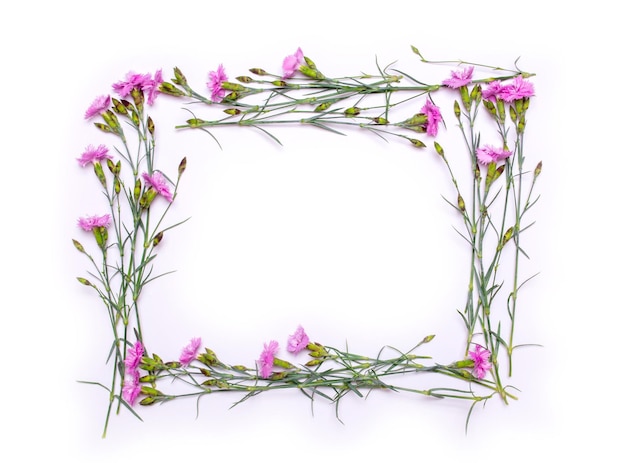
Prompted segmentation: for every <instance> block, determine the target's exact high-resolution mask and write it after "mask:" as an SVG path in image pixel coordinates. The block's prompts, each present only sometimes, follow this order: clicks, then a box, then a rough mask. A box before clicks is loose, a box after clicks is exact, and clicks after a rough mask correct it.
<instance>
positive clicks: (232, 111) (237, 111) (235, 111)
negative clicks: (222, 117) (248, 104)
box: [224, 108, 241, 116]
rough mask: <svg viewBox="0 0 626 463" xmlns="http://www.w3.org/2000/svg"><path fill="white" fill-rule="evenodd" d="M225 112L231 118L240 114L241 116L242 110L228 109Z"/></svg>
mask: <svg viewBox="0 0 626 463" xmlns="http://www.w3.org/2000/svg"><path fill="white" fill-rule="evenodd" d="M224 112H225V113H226V114H228V115H229V116H238V115H239V114H241V109H237V108H228V109H225V110H224Z"/></svg>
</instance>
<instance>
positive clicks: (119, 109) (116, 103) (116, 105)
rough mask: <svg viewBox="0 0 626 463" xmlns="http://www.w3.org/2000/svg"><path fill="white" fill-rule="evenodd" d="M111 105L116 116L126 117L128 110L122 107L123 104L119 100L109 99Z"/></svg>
mask: <svg viewBox="0 0 626 463" xmlns="http://www.w3.org/2000/svg"><path fill="white" fill-rule="evenodd" d="M111 103H113V109H114V110H115V112H116V113H117V114H121V115H122V116H127V115H128V110H127V109H126V106H124V104H123V103H122V102H121V101H120V100H117V99H115V98H111Z"/></svg>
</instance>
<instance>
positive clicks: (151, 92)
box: [141, 69, 163, 106]
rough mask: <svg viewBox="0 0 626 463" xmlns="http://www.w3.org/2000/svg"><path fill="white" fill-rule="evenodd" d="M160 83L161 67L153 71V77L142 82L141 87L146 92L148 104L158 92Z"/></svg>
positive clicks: (161, 76) (151, 103) (161, 77)
mask: <svg viewBox="0 0 626 463" xmlns="http://www.w3.org/2000/svg"><path fill="white" fill-rule="evenodd" d="M162 83H163V72H162V71H161V69H159V70H158V71H156V72H155V73H154V78H153V79H149V80H148V81H146V82H144V84H143V86H142V87H141V89H142V90H144V91H145V92H147V93H148V104H149V105H150V106H152V105H153V104H154V100H155V99H156V97H157V95H158V94H159V85H161V84H162Z"/></svg>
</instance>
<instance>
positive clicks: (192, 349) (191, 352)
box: [179, 338, 202, 366]
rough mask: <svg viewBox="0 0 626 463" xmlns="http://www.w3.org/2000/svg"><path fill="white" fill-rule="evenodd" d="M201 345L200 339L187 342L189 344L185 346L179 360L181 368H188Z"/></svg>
mask: <svg viewBox="0 0 626 463" xmlns="http://www.w3.org/2000/svg"><path fill="white" fill-rule="evenodd" d="M201 344H202V339H200V338H192V339H191V341H189V344H187V345H186V346H185V348H184V349H183V351H182V353H181V354H180V358H179V361H180V363H181V364H182V365H183V366H188V365H189V364H190V363H191V362H192V360H194V359H195V358H196V356H197V355H198V349H200V345H201Z"/></svg>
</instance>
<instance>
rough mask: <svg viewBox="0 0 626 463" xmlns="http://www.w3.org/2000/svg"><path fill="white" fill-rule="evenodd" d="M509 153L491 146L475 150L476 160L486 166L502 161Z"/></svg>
mask: <svg viewBox="0 0 626 463" xmlns="http://www.w3.org/2000/svg"><path fill="white" fill-rule="evenodd" d="M510 155H511V152H510V151H508V150H505V149H504V148H494V147H493V146H491V145H485V146H483V147H482V148H478V149H477V150H476V158H477V159H478V162H480V163H481V164H482V165H487V164H489V163H491V162H498V161H502V160H503V159H506V158H508V157H509V156H510Z"/></svg>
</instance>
